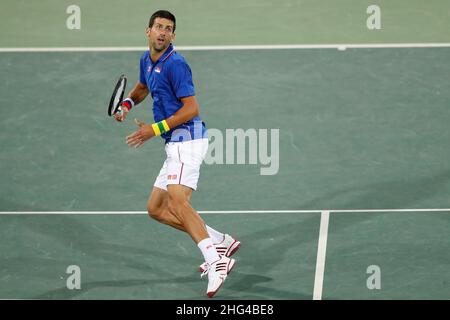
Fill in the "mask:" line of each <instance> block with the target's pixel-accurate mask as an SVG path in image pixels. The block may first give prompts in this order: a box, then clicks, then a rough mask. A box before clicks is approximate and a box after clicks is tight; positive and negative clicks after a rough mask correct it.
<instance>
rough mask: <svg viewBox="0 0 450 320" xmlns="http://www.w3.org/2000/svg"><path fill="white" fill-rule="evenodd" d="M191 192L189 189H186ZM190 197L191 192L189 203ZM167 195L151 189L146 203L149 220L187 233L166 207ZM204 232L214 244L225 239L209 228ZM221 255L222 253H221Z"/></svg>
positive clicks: (161, 190)
mask: <svg viewBox="0 0 450 320" xmlns="http://www.w3.org/2000/svg"><path fill="white" fill-rule="evenodd" d="M188 189H189V190H191V189H190V188H188ZM191 196H192V190H191V192H190V193H189V195H188V201H189V202H190V200H191ZM168 201H169V194H168V192H167V191H166V190H163V189H160V188H158V187H153V190H152V193H151V194H150V197H149V198H148V201H147V211H148V214H149V216H150V217H151V218H153V219H155V220H156V221H159V222H161V223H164V224H167V225H169V226H171V227H173V228H176V229H178V230H181V231H184V232H187V231H186V229H185V228H184V226H183V224H182V223H181V221H180V220H179V219H178V217H177V216H176V215H174V214H173V213H172V212H171V211H170V210H169V207H168ZM205 227H206V231H207V232H208V235H209V236H210V238H211V239H212V240H213V242H214V243H215V244H218V243H221V242H222V241H223V240H224V239H225V234H223V233H221V232H219V231H217V230H215V229H213V228H211V227H210V226H208V225H206V224H205ZM221 253H222V252H221Z"/></svg>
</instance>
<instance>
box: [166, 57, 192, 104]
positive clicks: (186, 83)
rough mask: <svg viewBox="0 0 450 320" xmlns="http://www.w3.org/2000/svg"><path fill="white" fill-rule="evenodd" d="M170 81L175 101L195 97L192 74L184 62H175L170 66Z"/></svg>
mask: <svg viewBox="0 0 450 320" xmlns="http://www.w3.org/2000/svg"><path fill="white" fill-rule="evenodd" d="M171 69H172V70H171V72H170V78H171V79H170V80H171V83H172V88H173V90H174V93H175V96H176V97H177V99H180V98H184V97H189V96H195V88H194V82H193V81H192V72H191V68H190V67H189V65H188V64H187V63H186V61H177V62H175V63H174V64H173V65H172V68H171Z"/></svg>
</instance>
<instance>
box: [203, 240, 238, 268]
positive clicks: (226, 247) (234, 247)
mask: <svg viewBox="0 0 450 320" xmlns="http://www.w3.org/2000/svg"><path fill="white" fill-rule="evenodd" d="M214 246H215V247H216V251H217V253H218V254H219V256H220V257H222V256H225V257H231V256H232V255H233V254H235V253H236V251H238V249H239V247H240V246H241V243H240V242H239V241H237V240H236V239H234V238H233V237H232V236H230V235H229V234H225V235H224V238H223V240H222V242H221V243H217V244H214ZM208 268H209V264H208V263H207V262H203V263H202V264H201V265H200V267H199V268H198V271H199V272H204V271H205V270H207V269H208Z"/></svg>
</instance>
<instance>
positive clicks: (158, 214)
mask: <svg viewBox="0 0 450 320" xmlns="http://www.w3.org/2000/svg"><path fill="white" fill-rule="evenodd" d="M161 209H162V208H161V206H158V205H156V204H154V203H153V202H151V201H149V202H148V203H147V212H148V215H149V217H150V218H152V219H155V220H157V221H160V220H161V219H162V211H163V210H161Z"/></svg>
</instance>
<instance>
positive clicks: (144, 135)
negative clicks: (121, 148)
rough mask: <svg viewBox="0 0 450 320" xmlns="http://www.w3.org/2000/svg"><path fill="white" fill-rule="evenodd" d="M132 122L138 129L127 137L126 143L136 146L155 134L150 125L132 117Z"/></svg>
mask: <svg viewBox="0 0 450 320" xmlns="http://www.w3.org/2000/svg"><path fill="white" fill-rule="evenodd" d="M134 123H136V125H137V126H138V127H139V129H138V130H137V131H135V132H133V133H132V134H130V135H129V136H128V137H127V144H128V145H129V146H130V147H134V148H138V147H140V146H141V145H143V144H144V142H145V141H147V140H148V139H150V138H152V137H154V136H155V132H154V131H153V128H152V125H151V124H148V123H144V122H142V121H140V120H138V119H134Z"/></svg>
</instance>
